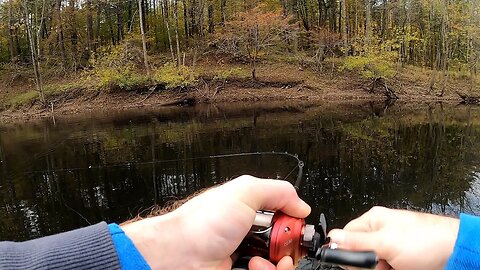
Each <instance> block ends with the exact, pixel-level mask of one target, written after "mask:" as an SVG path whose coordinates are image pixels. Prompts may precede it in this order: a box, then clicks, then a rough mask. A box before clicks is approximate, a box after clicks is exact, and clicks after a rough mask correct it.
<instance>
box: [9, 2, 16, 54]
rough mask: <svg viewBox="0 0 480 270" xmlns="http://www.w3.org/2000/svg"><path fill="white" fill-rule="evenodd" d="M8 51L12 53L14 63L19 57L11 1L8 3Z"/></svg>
mask: <svg viewBox="0 0 480 270" xmlns="http://www.w3.org/2000/svg"><path fill="white" fill-rule="evenodd" d="M7 12H8V49H9V51H10V61H12V62H13V61H14V60H15V57H16V56H17V52H16V51H15V40H14V39H13V36H14V31H13V29H14V26H13V25H14V24H13V21H12V3H11V1H9V2H8V11H7Z"/></svg>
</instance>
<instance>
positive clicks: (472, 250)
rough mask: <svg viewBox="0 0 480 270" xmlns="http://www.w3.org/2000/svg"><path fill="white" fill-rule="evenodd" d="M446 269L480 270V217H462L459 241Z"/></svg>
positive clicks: (464, 215) (462, 215)
mask: <svg viewBox="0 0 480 270" xmlns="http://www.w3.org/2000/svg"><path fill="white" fill-rule="evenodd" d="M445 269H446V270H470V269H480V217H475V216H470V215H467V214H461V215H460V229H459V231H458V236H457V241H456V243H455V248H454V249H453V253H452V256H451V257H450V259H449V260H448V263H447V266H446V268H445Z"/></svg>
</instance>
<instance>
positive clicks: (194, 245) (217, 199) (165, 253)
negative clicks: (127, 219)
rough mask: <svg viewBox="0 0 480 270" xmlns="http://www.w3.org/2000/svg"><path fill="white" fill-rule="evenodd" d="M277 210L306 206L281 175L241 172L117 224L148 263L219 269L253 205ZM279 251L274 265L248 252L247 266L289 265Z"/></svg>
mask: <svg viewBox="0 0 480 270" xmlns="http://www.w3.org/2000/svg"><path fill="white" fill-rule="evenodd" d="M262 209H263V210H280V211H282V212H284V213H285V214H288V215H290V216H293V217H298V218H304V217H306V216H307V215H308V214H309V213H310V207H309V206H308V205H307V204H306V203H305V202H303V201H302V200H301V199H300V198H299V197H298V195H297V193H296V191H295V189H294V187H293V186H292V184H290V183H288V182H286V181H278V180H277V181H275V180H266V179H259V178H255V177H252V176H241V177H239V178H236V179H234V180H232V181H230V182H227V183H225V184H223V185H221V186H218V187H215V188H212V189H210V190H207V191H205V192H204V193H202V194H200V195H198V196H197V197H194V198H193V199H191V200H189V201H188V202H186V203H185V204H184V205H182V206H181V207H180V208H178V209H177V210H175V211H173V212H171V213H169V214H166V215H163V216H158V217H154V218H148V219H144V220H141V221H137V222H134V223H130V224H127V225H125V226H123V227H122V228H123V230H124V231H125V233H126V234H127V235H128V236H129V238H130V239H132V241H133V242H134V244H135V246H136V247H137V249H138V250H139V251H140V253H141V254H142V256H143V257H144V258H145V259H146V261H147V262H148V263H149V265H150V266H151V267H152V269H202V270H203V269H225V270H230V269H231V267H232V259H231V256H232V254H233V253H234V251H235V250H236V249H237V247H238V246H239V245H240V243H241V241H242V240H243V238H244V237H245V236H246V235H247V233H248V231H249V230H250V228H251V226H252V224H253V221H254V219H255V214H256V211H257V210H262ZM293 268H294V262H293V261H292V258H290V257H289V256H287V257H284V258H283V259H282V260H280V262H279V263H278V264H277V266H274V265H273V264H272V263H270V262H269V261H267V260H265V259H262V258H259V257H254V258H253V259H252V260H250V263H249V269H251V270H271V269H279V270H287V269H293Z"/></svg>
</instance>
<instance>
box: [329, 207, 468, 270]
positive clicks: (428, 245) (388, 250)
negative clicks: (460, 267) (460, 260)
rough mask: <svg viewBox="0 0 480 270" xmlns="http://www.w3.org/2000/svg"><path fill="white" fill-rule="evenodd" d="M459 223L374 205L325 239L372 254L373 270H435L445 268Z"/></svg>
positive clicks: (340, 246)
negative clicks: (373, 253) (375, 254)
mask: <svg viewBox="0 0 480 270" xmlns="http://www.w3.org/2000/svg"><path fill="white" fill-rule="evenodd" d="M459 224H460V222H459V220H458V219H454V218H449V217H443V216H436V215H432V214H426V213H417V212H411V211H406V210H393V209H388V208H384V207H378V206H376V207H373V208H372V209H370V210H369V211H368V212H366V213H365V214H363V215H362V216H361V217H359V218H357V219H355V220H353V221H351V222H349V223H348V224H347V225H346V226H345V227H344V228H343V230H340V229H334V230H331V231H330V232H329V235H328V236H329V237H330V238H331V242H332V243H336V244H337V245H338V248H342V249H346V250H352V251H370V250H371V251H375V252H376V253H377V255H378V257H379V259H380V262H379V264H378V265H377V268H376V269H377V270H388V269H392V268H393V269H395V270H404V269H405V270H416V269H422V270H434V269H435V270H436V269H444V268H445V266H446V264H447V261H448V258H449V257H450V256H451V254H452V252H453V248H454V246H455V241H456V239H457V233H458V229H459Z"/></svg>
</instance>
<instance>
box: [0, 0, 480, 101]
mask: <svg viewBox="0 0 480 270" xmlns="http://www.w3.org/2000/svg"><path fill="white" fill-rule="evenodd" d="M0 18H1V20H0V63H1V64H2V65H1V67H0V71H1V73H4V74H11V81H14V80H16V79H17V77H21V76H27V77H30V78H34V80H35V82H36V85H37V91H38V92H39V93H40V96H41V100H42V101H43V100H44V99H45V98H44V97H43V88H42V79H43V80H48V79H50V78H59V77H62V76H67V75H71V74H72V73H73V74H76V73H79V72H84V71H89V72H91V71H92V70H93V71H95V70H96V69H97V68H98V66H96V65H97V64H98V63H100V62H102V61H105V58H109V57H110V58H111V55H114V56H115V54H116V53H118V52H119V50H120V49H119V48H124V49H126V48H127V47H129V48H132V46H133V47H136V48H138V49H133V51H134V52H135V51H137V50H141V51H142V54H141V58H142V59H141V61H140V62H138V63H137V62H135V61H134V60H135V59H137V58H138V57H137V55H135V53H132V51H129V52H124V54H123V55H122V56H121V57H127V56H128V57H130V58H126V59H123V60H122V61H123V62H125V63H127V64H128V66H127V67H124V66H121V65H120V66H118V67H117V68H120V69H131V71H134V72H136V73H143V74H147V75H148V76H150V75H149V74H150V70H151V69H152V70H153V71H152V72H153V73H155V69H156V68H157V69H158V68H160V67H163V65H164V64H166V63H167V62H173V63H175V65H176V66H177V67H178V68H179V69H181V66H189V67H192V68H194V67H195V65H196V64H197V62H198V59H199V58H201V57H203V56H205V55H208V54H210V55H212V54H213V55H214V57H217V58H222V57H226V58H227V59H230V60H231V59H233V60H235V61H245V62H248V63H249V65H250V68H251V75H252V79H253V80H255V79H256V76H257V74H256V66H257V63H258V61H259V59H262V58H265V57H268V56H269V55H280V56H284V57H285V56H288V57H290V58H292V59H297V60H298V59H300V62H302V63H304V64H306V65H307V66H310V67H312V68H313V69H314V70H317V69H322V66H323V62H324V61H325V60H326V59H335V58H339V59H341V60H342V61H346V63H347V64H346V66H345V67H347V68H350V69H356V70H360V72H363V73H364V75H365V76H366V77H370V78H372V79H373V81H378V80H379V79H383V78H387V77H389V76H390V77H391V76H392V69H395V70H398V69H399V68H402V67H405V66H416V67H419V68H422V69H423V70H431V73H429V74H431V75H430V91H432V92H435V93H436V94H438V95H440V96H441V95H443V93H444V91H445V84H446V81H448V80H449V78H450V77H452V76H455V77H457V78H461V79H464V80H468V81H469V82H470V85H471V89H475V88H476V87H477V86H478V85H479V84H480V79H479V78H478V67H479V63H480V28H479V27H478V25H480V0H243V1H238V0H138V1H135V0H6V1H3V2H2V3H1V4H0ZM165 55H169V56H168V58H165V57H164V56H165ZM150 56H151V58H152V61H149V57H150ZM377 60H379V61H377ZM150 62H151V63H150ZM382 63H387V66H378V65H382ZM100 66H101V65H100ZM316 68H317V69H316ZM19 70H23V71H27V72H26V74H27V75H25V74H21V72H19ZM382 70H384V71H385V72H382ZM102 72H103V71H102V70H99V71H98V72H97V73H102ZM118 72H120V73H122V72H124V70H118ZM118 72H117V73H118Z"/></svg>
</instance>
